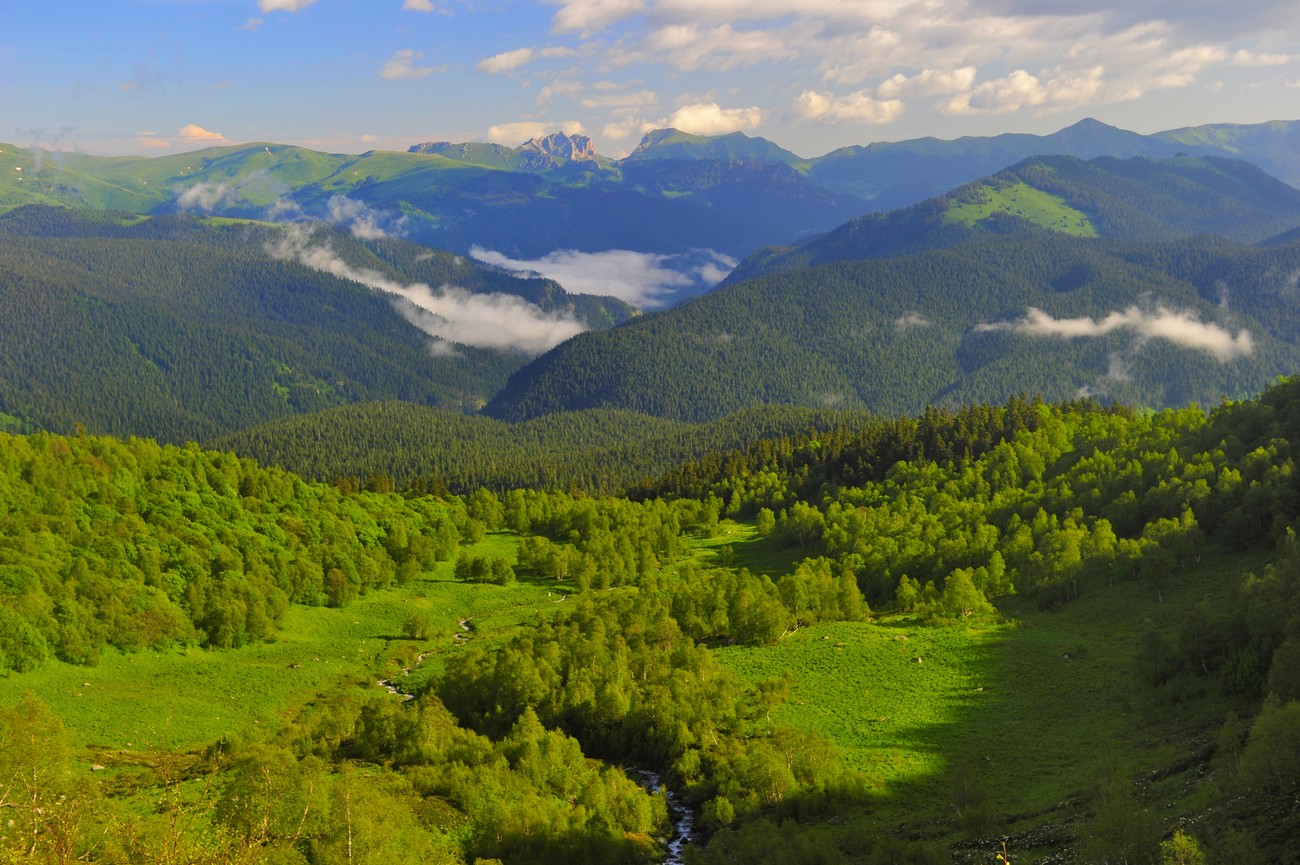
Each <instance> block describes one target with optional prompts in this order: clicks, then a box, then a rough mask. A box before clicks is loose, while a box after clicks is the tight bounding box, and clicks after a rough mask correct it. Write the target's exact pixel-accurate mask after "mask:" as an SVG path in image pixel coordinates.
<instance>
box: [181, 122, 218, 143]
mask: <svg viewBox="0 0 1300 865" xmlns="http://www.w3.org/2000/svg"><path fill="white" fill-rule="evenodd" d="M180 133H181V138H185V139H187V140H189V141H216V142H225V141H228V140H229V139H227V138H226V136H224V135H222V134H221V133H220V132H213V131H212V130H211V129H204V128H203V127H202V126H200V125H198V124H197V123H187V124H185V125H184V126H182V127H181V129H180Z"/></svg>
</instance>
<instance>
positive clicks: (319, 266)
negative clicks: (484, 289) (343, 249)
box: [268, 225, 586, 355]
mask: <svg viewBox="0 0 1300 865" xmlns="http://www.w3.org/2000/svg"><path fill="white" fill-rule="evenodd" d="M268 252H270V254H271V255H273V256H274V257H276V258H279V259H281V260H287V261H297V262H299V263H301V264H304V265H306V266H307V267H310V268H312V269H313V270H318V271H321V272H324V273H329V274H332V275H334V276H336V277H338V278H340V279H346V280H349V281H351V282H356V283H359V284H361V285H365V286H368V287H369V288H372V289H375V290H376V291H382V292H385V293H386V294H388V295H391V296H392V298H393V301H394V308H396V309H397V310H398V312H400V313H401V314H402V315H403V316H404V317H405V318H406V319H407V320H408V321H410V322H411V323H412V324H414V325H415V326H416V327H419V328H420V329H421V330H423V331H424V332H425V333H428V334H429V335H431V336H435V337H438V338H439V339H444V340H448V341H450V342H456V343H460V344H462V345H471V346H476V347H480V348H493V349H498V350H508V351H517V352H520V353H522V354H526V355H537V354H541V353H542V352H544V351H546V350H548V349H551V348H554V347H555V346H557V345H559V344H560V343H561V342H564V341H565V340H566V339H569V338H571V337H573V336H576V335H578V334H579V333H582V332H583V331H584V330H586V327H585V326H584V325H583V324H582V323H581V322H579V321H578V320H577V319H575V318H573V316H571V315H561V314H557V313H548V312H544V311H543V310H542V309H541V308H539V307H537V306H536V305H534V304H531V303H529V302H528V301H526V300H524V299H522V298H520V297H516V296H515V295H512V294H500V293H491V294H474V293H472V292H469V291H466V290H465V289H463V288H459V287H457V286H452V285H444V286H441V287H439V288H437V289H435V288H433V287H431V286H429V285H426V284H424V283H412V284H409V285H407V284H403V283H400V282H397V281H396V280H393V279H390V278H388V277H386V276H384V275H383V274H382V273H379V272H377V271H373V270H365V269H362V268H355V267H352V266H351V265H349V264H348V263H347V262H345V261H344V260H343V259H342V258H340V257H339V256H338V255H337V254H336V253H335V252H334V251H333V250H332V249H331V248H330V247H329V246H328V245H326V244H323V243H316V242H314V241H313V238H312V235H311V231H310V229H308V228H306V227H304V226H301V225H290V226H287V228H286V231H285V234H284V237H283V238H281V240H280V241H279V242H277V243H276V244H274V245H272V246H271V247H270V248H269V249H268ZM435 348H436V344H435ZM435 353H441V354H447V351H446V347H443V350H442V351H441V352H438V351H435Z"/></svg>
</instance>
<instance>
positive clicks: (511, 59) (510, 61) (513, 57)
mask: <svg viewBox="0 0 1300 865" xmlns="http://www.w3.org/2000/svg"><path fill="white" fill-rule="evenodd" d="M536 56H537V52H536V51H535V50H534V49H532V48H516V49H514V50H513V51H502V52H501V53H500V54H493V55H492V56H491V57H485V58H484V59H482V60H480V61H479V63H478V69H479V71H480V72H486V73H488V74H489V75H497V74H499V73H501V72H509V71H510V70H511V69H518V68H519V67H520V66H523V65H524V64H525V63H527V62H528V61H530V60H532V59H533V58H534V57H536Z"/></svg>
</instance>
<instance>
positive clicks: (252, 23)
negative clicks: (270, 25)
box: [237, 17, 266, 32]
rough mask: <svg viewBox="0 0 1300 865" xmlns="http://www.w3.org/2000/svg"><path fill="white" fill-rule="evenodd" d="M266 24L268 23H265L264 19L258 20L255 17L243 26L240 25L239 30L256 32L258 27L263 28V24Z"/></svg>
mask: <svg viewBox="0 0 1300 865" xmlns="http://www.w3.org/2000/svg"><path fill="white" fill-rule="evenodd" d="M265 23H266V22H265V21H264V20H263V19H261V18H257V17H253V18H249V19H248V20H247V21H245V22H244V23H243V24H240V25H239V27H238V28H237V29H239V30H248V31H250V32H251V31H253V30H256V29H257V28H258V27H261V26H262V25H263V24H265Z"/></svg>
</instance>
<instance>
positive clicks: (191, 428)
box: [0, 208, 633, 441]
mask: <svg viewBox="0 0 1300 865" xmlns="http://www.w3.org/2000/svg"><path fill="white" fill-rule="evenodd" d="M283 240H284V230H283V229H279V228H276V227H274V226H269V225H261V224H250V223H239V222H235V223H230V222H220V221H217V222H212V221H206V220H198V219H195V218H193V217H186V216H173V217H157V218H150V219H138V218H130V217H123V216H121V215H117V216H114V215H104V214H97V213H94V212H89V211H80V212H75V211H67V210H63V209H61V208H21V209H18V210H14V211H11V212H9V213H8V214H5V215H4V216H3V217H0V317H3V320H4V327H5V351H4V352H0V413H4V414H7V415H9V416H12V417H17V418H21V419H23V420H24V421H25V422H27V423H28V424H31V425H35V426H37V427H41V428H46V429H50V430H55V431H61V432H70V431H72V430H73V428H74V426H75V425H76V424H79V423H80V424H83V425H84V426H85V428H86V429H88V430H90V431H92V432H111V433H116V434H119V435H150V436H157V437H159V438H163V439H166V440H169V441H184V440H186V439H205V438H210V437H212V436H215V435H218V434H220V433H223V432H228V431H232V430H235V429H240V428H242V427H245V426H249V425H251V424H256V423H260V422H263V421H267V420H270V419H272V418H275V417H281V416H284V415H286V414H292V413H296V412H303V411H318V410H321V409H324V408H328V407H330V406H335V405H340V404H346V403H351V402H357V401H362V400H370V399H380V398H383V399H402V400H407V401H410V402H413V403H418V404H431V405H440V406H444V407H448V408H455V409H460V410H474V409H476V408H477V407H478V406H479V405H481V404H482V402H483V401H484V400H486V398H487V397H489V396H490V395H491V394H492V393H493V392H495V390H496V389H497V388H499V387H500V385H501V383H502V382H504V380H505V377H506V376H507V375H508V374H509V373H510V372H511V371H512V370H513V369H515V368H517V367H518V366H519V365H520V364H521V363H522V362H523V355H522V354H521V353H519V352H516V351H511V350H509V347H508V346H506V347H505V348H504V350H502V349H498V348H476V347H474V346H472V345H465V344H455V343H452V342H448V341H441V343H440V345H441V350H436V349H439V345H436V344H434V342H433V340H432V338H431V337H430V336H429V335H428V334H426V333H425V332H423V331H421V330H420V329H419V328H417V327H415V326H414V325H412V324H411V322H410V321H408V320H407V318H405V317H404V316H403V314H402V312H403V310H402V309H398V308H396V307H395V306H394V297H393V296H392V295H389V294H386V293H383V292H377V291H375V290H373V289H372V288H370V287H367V286H366V285H362V284H359V283H358V282H356V281H354V280H353V279H347V278H340V277H338V276H334V275H332V274H331V273H327V272H322V270H323V269H324V268H323V267H321V266H319V265H318V264H317V263H316V262H315V260H314V259H304V258H303V256H302V255H299V256H297V257H286V256H285V255H275V254H273V252H274V251H275V249H276V244H280V243H283ZM312 244H313V245H312V246H311V247H306V246H305V245H304V249H307V248H310V249H312V250H315V251H319V250H328V251H329V255H330V256H331V258H330V263H331V264H332V263H333V262H339V263H341V264H342V265H343V266H345V267H348V268H351V269H352V270H353V271H354V272H363V271H364V272H365V273H369V274H374V276H371V277H369V278H368V280H369V281H370V282H372V283H373V282H375V281H381V280H387V281H389V282H390V283H392V284H394V285H406V284H410V283H416V282H424V283H426V284H428V285H430V286H433V287H435V288H437V287H439V286H446V285H455V286H458V287H459V289H460V290H462V291H464V292H466V293H468V294H467V295H466V296H477V295H481V296H484V297H489V298H501V297H505V298H519V300H518V301H517V302H515V301H513V300H512V301H509V302H510V303H514V304H515V306H516V307H518V308H519V309H522V310H532V311H533V312H532V315H533V317H534V318H536V319H538V320H540V321H543V322H545V321H547V320H549V319H554V320H560V319H565V320H568V321H569V322H571V323H572V330H574V331H576V330H579V329H581V328H582V327H584V326H594V327H608V326H610V325H612V324H614V323H616V322H618V321H622V320H624V319H626V318H627V317H628V316H630V315H631V314H632V312H633V310H632V309H631V308H630V307H628V306H627V305H625V304H623V303H621V302H619V301H616V300H614V299H612V298H599V299H598V298H590V297H583V296H574V295H569V294H567V293H566V292H565V291H564V290H563V289H561V288H560V287H559V286H558V285H556V284H555V283H554V282H550V281H547V280H542V279H517V278H515V277H511V276H508V275H506V274H504V273H501V272H499V271H496V270H495V269H492V268H488V267H486V266H483V265H479V264H477V263H475V262H472V261H467V260H466V259H463V258H460V257H458V256H454V255H452V254H451V253H445V252H435V251H432V250H428V249H426V248H424V247H420V246H417V245H415V244H411V243H407V242H403V241H397V240H392V239H377V240H373V241H370V242H368V243H363V242H361V241H358V240H356V239H353V238H349V237H346V236H344V235H342V234H339V233H334V232H330V233H322V235H321V237H320V238H319V239H316V240H313V241H312ZM348 275H349V274H343V276H345V277H346V276H348ZM496 302H497V303H498V305H500V301H496ZM407 313H408V315H409V314H410V313H409V310H408V311H407ZM448 314H449V315H450V314H451V313H448ZM579 317H581V318H582V319H583V320H584V321H585V322H586V324H582V323H579ZM497 330H498V331H499V332H500V333H506V331H505V330H504V329H502V328H497ZM467 338H468V337H467Z"/></svg>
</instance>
